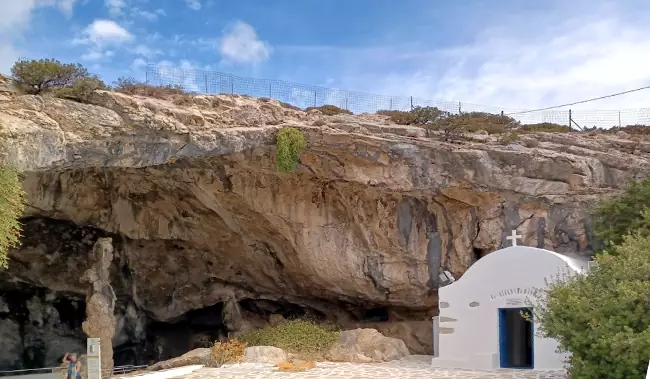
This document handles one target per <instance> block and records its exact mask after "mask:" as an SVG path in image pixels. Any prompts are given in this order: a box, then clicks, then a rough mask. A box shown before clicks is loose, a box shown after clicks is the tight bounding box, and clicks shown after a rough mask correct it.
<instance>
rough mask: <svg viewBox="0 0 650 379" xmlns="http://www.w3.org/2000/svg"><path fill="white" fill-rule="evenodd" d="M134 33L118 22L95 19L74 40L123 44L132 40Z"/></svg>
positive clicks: (85, 42) (98, 43) (101, 43)
mask: <svg viewBox="0 0 650 379" xmlns="http://www.w3.org/2000/svg"><path fill="white" fill-rule="evenodd" d="M132 39H133V35H131V33H129V31H128V30H126V29H124V28H123V27H121V26H120V25H119V24H118V23H116V22H115V21H111V20H95V21H93V22H92V23H91V24H90V25H88V26H87V27H86V28H85V29H84V31H83V32H82V36H81V37H80V38H76V39H75V40H74V42H75V43H79V44H94V45H106V44H121V43H124V42H128V41H131V40H132Z"/></svg>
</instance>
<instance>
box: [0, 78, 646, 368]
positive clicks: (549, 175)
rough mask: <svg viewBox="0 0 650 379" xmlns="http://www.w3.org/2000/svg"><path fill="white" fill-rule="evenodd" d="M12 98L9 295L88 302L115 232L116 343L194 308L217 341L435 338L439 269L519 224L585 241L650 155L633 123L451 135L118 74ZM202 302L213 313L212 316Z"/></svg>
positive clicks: (153, 349)
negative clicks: (293, 326) (160, 95)
mask: <svg viewBox="0 0 650 379" xmlns="http://www.w3.org/2000/svg"><path fill="white" fill-rule="evenodd" d="M3 88H4V90H3ZM0 95H2V96H0V153H2V154H4V156H5V157H6V159H7V161H8V162H10V163H12V164H15V165H17V166H19V167H20V168H22V169H24V170H25V178H24V186H25V189H26V191H27V193H28V196H29V207H28V209H27V214H26V218H25V220H24V222H25V238H24V241H23V245H22V246H21V247H20V248H19V249H16V250H14V251H12V252H11V261H10V268H9V270H8V272H5V273H2V274H0V275H1V276H0V289H2V291H5V292H2V291H0V293H9V291H10V290H11V291H18V290H17V289H16V288H17V287H16V286H18V284H20V285H21V286H23V287H24V286H30V288H33V289H34V291H36V290H37V289H38V290H39V291H41V292H42V293H40V292H39V293H36V292H38V291H36V292H34V295H33V296H34V298H37V297H38V299H40V300H39V301H41V303H43V301H44V300H43V299H45V297H47V296H49V299H55V298H57V297H59V296H65V297H66V298H67V299H72V300H75V301H77V300H79V301H83V299H85V295H86V288H87V287H86V286H87V284H84V283H82V280H81V279H82V278H81V276H82V275H81V274H82V273H83V272H85V271H86V270H87V269H89V267H90V262H91V259H90V257H91V254H92V247H93V245H94V244H95V243H96V242H97V240H98V239H99V238H104V237H110V238H112V240H113V247H114V253H113V254H114V256H115V258H114V259H113V261H112V263H111V266H110V273H109V275H110V284H111V286H112V288H113V289H114V291H115V296H116V305H115V314H116V316H115V317H116V332H115V335H114V337H113V342H114V345H115V346H135V345H134V344H135V343H136V342H138V341H147V340H148V339H150V337H151V333H152V332H151V329H150V328H153V327H159V326H160V325H161V323H168V324H172V323H179V322H181V321H183V322H188V323H190V324H191V325H192V328H194V329H192V330H198V329H201V328H203V329H201V331H200V332H198V331H197V332H196V333H199V334H200V333H208V334H206V337H205V338H208V339H212V340H214V338H216V337H215V334H214V333H212V332H206V331H205V330H208V329H209V330H212V329H210V327H215V328H216V324H219V327H220V328H221V327H223V328H222V329H223V330H222V331H221V332H220V333H222V334H224V333H225V334H227V333H231V332H233V330H231V329H237V330H244V329H246V328H253V327H259V326H262V325H264V324H265V323H267V322H268V320H269V318H270V317H271V315H274V314H283V315H284V316H289V313H291V312H294V313H295V312H299V313H300V312H302V313H301V314H304V313H305V312H307V313H309V312H311V313H312V314H315V315H317V316H318V317H320V318H322V319H324V320H328V321H331V322H334V323H338V324H339V325H343V326H345V327H346V328H355V327H360V326H362V327H376V328H377V329H378V330H379V331H381V332H382V333H384V334H386V335H387V336H391V337H398V338H401V339H403V340H404V341H405V343H406V345H407V347H408V348H409V349H410V350H411V351H412V352H414V353H425V354H426V353H430V349H431V337H430V336H431V330H430V329H431V327H430V316H432V315H434V314H436V312H437V309H436V304H437V295H436V292H437V291H436V288H437V284H438V283H437V280H438V279H437V273H438V270H439V268H440V267H442V268H444V269H447V270H449V271H450V272H451V273H452V274H453V275H455V276H456V277H460V276H461V275H462V274H463V273H464V272H465V271H466V270H467V268H468V267H469V266H470V265H471V264H472V263H473V262H475V261H476V260H477V259H479V258H480V257H482V256H484V255H485V254H488V253H490V252H492V251H494V250H496V249H498V248H500V247H502V246H504V245H505V244H506V239H505V237H506V236H507V235H509V234H510V233H511V231H512V229H514V228H517V230H518V231H519V233H520V234H522V235H523V241H520V243H521V242H523V243H525V244H526V245H529V246H537V247H543V248H547V249H551V250H554V251H557V252H560V253H564V254H568V255H583V256H585V255H589V254H590V252H591V250H592V247H593V246H592V244H593V243H594V241H593V237H592V231H591V226H590V220H589V217H588V205H589V203H590V202H592V201H594V200H596V199H598V198H600V197H603V196H609V195H612V194H615V193H617V192H618V191H620V189H621V187H622V186H623V185H624V184H625V183H626V182H627V181H628V180H630V179H631V178H634V177H642V176H644V175H645V174H646V173H647V172H648V168H649V167H650V166H649V162H650V160H649V155H648V152H650V143H649V142H648V141H645V140H642V139H639V138H636V137H630V136H628V135H625V134H624V133H620V134H618V135H611V134H609V135H604V134H594V135H587V134H547V133H537V134H528V135H526V137H525V138H522V140H521V141H516V142H514V143H512V144H510V145H502V144H500V143H498V141H497V138H496V137H494V136H489V135H473V136H468V137H469V138H466V139H462V140H459V141H456V143H448V142H444V139H443V138H442V137H441V136H437V135H435V134H434V135H432V136H428V137H427V136H426V133H425V131H424V130H423V129H421V128H417V127H410V126H398V125H393V124H390V123H389V122H388V121H387V120H386V118H385V117H383V116H379V115H357V116H349V115H339V116H323V115H322V114H320V112H318V111H311V112H308V113H305V112H301V111H295V110H292V109H287V108H285V107H283V106H281V104H280V103H278V102H276V101H269V100H263V99H252V98H248V97H244V96H231V95H228V96H226V95H220V96H195V97H193V98H192V99H191V103H190V104H188V105H184V106H177V105H175V104H174V102H172V100H171V99H170V100H160V99H151V98H144V97H136V96H127V95H123V94H119V93H112V92H105V91H104V92H97V93H96V94H95V95H94V97H93V98H92V101H91V102H92V104H80V103H75V102H71V101H67V100H61V99H54V98H47V97H38V96H18V95H17V94H16V93H13V92H11V90H10V89H9V88H8V87H7V86H5V87H2V86H0ZM315 121H321V122H318V123H317V125H319V124H323V123H324V125H322V126H313V125H314V123H315ZM286 126H291V127H297V128H300V130H301V131H302V132H303V133H304V135H305V138H306V141H307V146H306V150H305V151H304V152H303V154H302V155H301V157H300V165H299V168H298V170H297V172H296V173H294V174H279V173H277V172H276V170H275V162H274V156H275V150H274V137H275V133H276V132H277V130H278V129H279V128H281V127H286ZM526 139H534V140H536V141H537V142H538V143H536V144H535V146H536V147H532V148H529V147H526V146H527V144H526V143H525V141H526ZM10 287H11V288H10ZM23 287H21V288H23ZM3 296H4V295H3ZM7 296H8V295H7ZM12 301H13V300H12ZM53 302H55V300H51V301H50V302H49V303H48V304H53ZM21 304H22V303H21ZM224 304H225V306H226V309H225V311H224ZM7 307H8V308H12V307H22V308H20V309H23V308H25V306H24V305H20V304H18V302H16V301H13V303H11V304H9V305H8V306H7ZM211 307H212V308H211ZM3 309H4V308H3V306H2V302H1V301H0V336H5V335H12V336H14V337H12V338H11V340H12V341H14V342H12V343H13V344H11V345H10V346H11V349H12V350H11V351H14V350H15V351H21V352H23V351H25V349H27V347H26V345H25V334H24V332H20V331H19V330H20V327H19V326H20V325H22V324H21V323H24V322H25V321H24V320H27V318H29V317H30V316H29V315H27V316H25V318H24V320H23V319H20V320H18V319H16V318H15V317H14V318H11V317H9V316H7V317H5V316H3V315H6V314H8V313H6V312H5V313H3ZM16 309H17V308H16ZM25 309H26V308H25ZM296 309H300V310H299V311H296ZM200 310H205V312H208V311H209V312H212V313H210V314H214V315H215V316H214V318H212V319H210V317H212V316H210V317H208V316H205V320H212V321H201V324H200V328H199V326H197V325H198V324H197V322H198V321H196V320H199V319H201V320H203V318H201V317H203V316H201V317H199V316H196V313H192V312H199V311H200ZM61 312H63V311H61ZM66 312H67V311H66ZM28 314H29V312H28ZM66 314H67V313H66ZM188 315H194V316H192V319H193V320H194V321H191V320H189V319H188V317H189V316H188ZM253 315H254V317H253ZM59 316H60V315H59ZM3 317H4V318H3ZM70 317H72V316H70ZM223 317H226V318H227V320H223ZM59 318H60V317H59ZM21 320H22V321H21ZM214 320H220V321H218V322H217V321H214ZM224 321H225V322H224ZM192 322H193V323H192ZM211 323H212V324H211ZM190 324H188V325H190ZM224 324H227V326H223V325H224ZM56 325H58V324H56ZM152 325H153V326H152ZM210 325H212V326H210ZM188 327H189V326H188ZM197 328H198V329H197ZM204 329H205V330H204ZM16 330H18V332H17V331H16ZM235 332H236V331H235ZM21 333H22V334H21ZM74 333H76V332H74ZM74 333H73V332H70V333H68V334H66V335H70V336H72V335H74ZM192 333H194V332H192ZM210 333H212V334H210ZM185 334H187V333H185ZM156 335H162V334H161V333H157V334H156ZM181 335H184V334H182V333H181ZM197 335H198V334H197ZM39 338H41V339H43V338H45V339H47V338H50V337H47V336H43V335H39ZM71 338H72V337H71ZM74 338H78V337H74ZM169 338H170V341H172V340H173V341H175V342H174V344H175V345H178V346H186V345H187V349H186V350H185V351H188V350H190V348H194V347H203V346H194V345H193V344H194V343H195V342H192V341H189V340H188V341H186V342H182V343H181V342H178V341H181V337H179V336H175V337H173V338H172V337H169ZM183 338H184V337H183ZM188 338H189V337H188ZM192 338H193V337H192ZM197 338H199V337H197ZM201 338H203V337H201ZM3 340H4V339H3ZM182 341H185V340H182ZM138 343H139V342H138ZM142 343H145V342H142ZM171 344H172V343H171V342H169V343H168V344H167V345H165V344H162V343H158V342H151V341H150V342H146V344H145V345H146V346H149V347H148V348H147V349H145V350H147V352H146V356H147V357H153V358H152V359H156V360H159V359H162V358H165V357H169V356H170V355H173V354H177V355H180V354H182V353H183V352H185V351H183V352H179V351H173V352H172V351H171V350H169V349H168V347H165V346H171ZM184 344H186V345H184ZM39 346H40V345H39ZM82 346H83V345H82ZM138 346H139V345H138ZM193 346H194V347H193ZM39 349H41V348H39ZM39 349H36V350H38V351H39V353H38V354H41V353H42V354H41V355H43V357H45V356H47V357H49V356H53V354H54V353H53V352H50V353H48V352H47V351H45V352H42V351H41V350H42V349H41V350H39ZM128 349H131V351H134V350H137V349H140V348H137V349H136V348H131V347H129V348H128ZM128 349H127V350H128ZM165 349H167V350H165ZM45 350H47V349H45ZM118 350H119V349H118ZM140 350H142V349H140ZM118 353H119V352H118V351H116V354H118ZM2 354H10V353H6V352H3V353H2ZM11 354H13V353H11ZM21 354H22V353H21ZM48 354H50V355H48ZM125 354H126V353H125ZM14 355H15V354H14ZM127 355H128V354H127ZM12 356H13V355H12ZM2 359H4V358H3V357H0V366H2V362H9V361H11V362H14V361H15V362H23V363H22V364H23V365H25V363H24V360H22V361H21V359H18V358H16V359H14V360H10V359H9V358H7V359H6V360H4V361H2ZM39 359H40V358H39ZM42 359H46V358H42ZM47 359H50V358H47ZM119 359H125V360H127V358H119ZM129 359H131V358H129ZM133 359H135V358H133ZM138 359H139V358H138ZM128 361H129V362H130V360H128ZM116 364H117V362H116ZM5 365H6V366H11V365H14V366H15V365H19V363H16V364H14V363H11V365H10V364H8V363H7V364H5ZM12 367H13V366H12Z"/></svg>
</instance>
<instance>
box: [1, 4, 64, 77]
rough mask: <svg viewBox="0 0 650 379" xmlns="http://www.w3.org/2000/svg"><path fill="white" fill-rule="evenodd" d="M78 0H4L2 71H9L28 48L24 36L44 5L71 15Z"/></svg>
mask: <svg viewBox="0 0 650 379" xmlns="http://www.w3.org/2000/svg"><path fill="white" fill-rule="evenodd" d="M75 3H76V0H20V1H13V0H4V1H2V17H0V72H8V71H9V68H10V67H11V66H12V65H13V63H14V62H15V61H16V60H17V59H18V58H19V57H20V56H22V55H26V54H27V51H26V50H27V48H26V46H27V45H26V44H25V42H24V41H22V38H23V37H24V34H25V32H26V31H28V30H29V28H30V23H31V16H32V14H33V13H34V11H35V10H37V9H38V8H42V7H52V6H55V7H57V8H58V9H59V10H60V11H61V12H63V13H64V14H66V15H67V16H70V15H71V14H72V11H73V9H74V5H75Z"/></svg>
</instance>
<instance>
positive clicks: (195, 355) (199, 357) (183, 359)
mask: <svg viewBox="0 0 650 379" xmlns="http://www.w3.org/2000/svg"><path fill="white" fill-rule="evenodd" d="M190 365H203V366H207V367H210V366H212V352H211V351H210V349H209V348H199V349H194V350H191V351H188V352H187V353H185V354H183V355H181V356H180V357H176V358H172V359H168V360H166V361H162V362H157V363H156V364H154V365H151V366H149V367H148V368H147V370H149V371H158V370H167V369H170V368H176V367H183V366H190Z"/></svg>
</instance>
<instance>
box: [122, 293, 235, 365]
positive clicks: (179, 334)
mask: <svg viewBox="0 0 650 379" xmlns="http://www.w3.org/2000/svg"><path fill="white" fill-rule="evenodd" d="M222 310H223V303H217V304H215V305H212V306H209V307H205V308H201V309H196V310H192V311H189V312H187V313H185V314H183V315H182V316H180V317H178V318H176V319H174V320H171V321H167V322H161V321H154V322H150V323H149V325H148V326H147V340H146V344H145V347H144V351H143V352H142V351H139V352H138V351H134V349H138V348H139V346H138V345H132V346H128V345H125V346H122V347H121V348H120V351H119V358H120V359H119V362H120V363H121V364H150V363H152V362H154V361H161V360H165V359H170V358H173V357H177V356H180V355H182V354H185V353H187V352H188V351H190V350H193V349H197V348H201V347H209V346H211V344H212V343H213V342H214V341H219V340H221V339H223V338H224V337H225V336H226V335H227V330H226V329H225V327H224V325H223V319H222V317H221V311H222ZM132 361H135V362H134V363H131V362H132ZM116 362H118V359H117V358H116Z"/></svg>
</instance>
